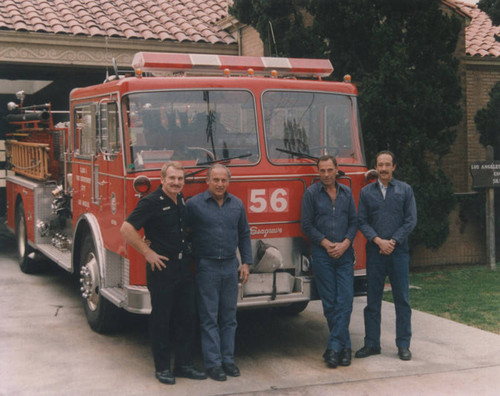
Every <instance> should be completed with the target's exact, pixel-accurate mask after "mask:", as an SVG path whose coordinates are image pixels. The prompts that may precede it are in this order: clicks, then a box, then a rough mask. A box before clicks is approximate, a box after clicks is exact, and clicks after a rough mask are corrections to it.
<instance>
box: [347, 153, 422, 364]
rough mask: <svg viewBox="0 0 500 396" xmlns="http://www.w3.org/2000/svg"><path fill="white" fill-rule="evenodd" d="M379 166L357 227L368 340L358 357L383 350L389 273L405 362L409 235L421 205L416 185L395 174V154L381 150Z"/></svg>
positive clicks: (367, 189) (398, 341)
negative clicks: (363, 264) (363, 263)
mask: <svg viewBox="0 0 500 396" xmlns="http://www.w3.org/2000/svg"><path fill="white" fill-rule="evenodd" d="M375 169H376V171H377V173H378V181H376V182H374V183H372V184H369V185H367V186H365V187H363V189H362V190H361V195H360V198H359V206H358V219H359V228H360V229H361V232H362V233H363V234H364V236H365V237H366V239H367V240H368V242H367V245H366V255H367V266H366V271H367V278H368V294H367V305H366V307H365V309H364V318H365V342H364V346H363V348H361V349H360V350H359V351H357V352H356V355H355V356H356V357H357V358H364V357H368V356H371V355H378V354H379V353H380V320H381V305H382V294H383V291H384V284H385V277H386V276H387V275H388V276H389V280H390V282H391V288H392V296H393V298H394V306H395V309H396V346H397V347H398V355H399V358H400V359H401V360H411V352H410V349H409V348H410V339H411V307H410V302H409V296H408V294H409V293H408V289H409V279H408V275H409V267H410V253H409V248H408V235H409V234H410V233H411V232H412V230H413V229H414V228H415V226H416V225H417V207H416V204H415V197H414V196H413V190H412V188H411V187H410V186H409V185H408V184H406V183H403V182H401V181H399V180H396V179H394V178H393V177H392V174H393V172H394V170H395V169H396V161H395V156H394V154H393V153H391V152H390V151H381V152H380V153H378V154H377V157H376V167H375Z"/></svg>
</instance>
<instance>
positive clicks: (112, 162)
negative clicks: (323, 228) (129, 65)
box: [7, 52, 367, 332]
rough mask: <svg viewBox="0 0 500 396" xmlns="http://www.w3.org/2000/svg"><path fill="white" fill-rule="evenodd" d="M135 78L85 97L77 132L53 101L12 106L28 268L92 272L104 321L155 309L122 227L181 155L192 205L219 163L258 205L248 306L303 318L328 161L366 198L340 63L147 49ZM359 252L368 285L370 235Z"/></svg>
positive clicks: (17, 198)
mask: <svg viewBox="0 0 500 396" xmlns="http://www.w3.org/2000/svg"><path fill="white" fill-rule="evenodd" d="M133 67H134V69H135V76H130V77H124V76H121V75H119V73H118V70H117V69H116V66H115V67H114V69H115V70H114V71H115V75H113V76H111V77H109V78H107V80H106V81H105V82H104V83H103V84H99V85H95V86H90V87H86V88H78V89H74V90H73V91H72V92H71V94H70V121H69V124H67V125H65V126H64V125H63V126H61V127H58V125H56V126H54V125H53V121H52V114H51V108H50V105H49V104H46V105H43V106H29V107H23V105H22V103H21V104H15V103H10V104H9V107H10V109H11V110H12V114H10V115H9V116H8V119H9V121H10V122H11V124H14V125H16V126H17V129H16V131H15V132H14V133H11V134H10V140H8V142H7V147H8V160H9V163H10V167H11V170H12V171H11V172H9V176H8V178H7V202H8V203H7V205H8V208H7V226H8V227H9V229H11V230H12V231H13V232H14V233H15V235H16V240H17V249H18V253H19V264H20V267H21V270H22V271H23V272H27V273H29V272H32V271H35V270H36V268H37V262H36V258H37V256H38V255H39V254H42V255H44V256H46V257H48V258H49V259H51V260H53V261H54V262H56V263H57V264H58V265H60V266H61V267H62V268H64V269H65V270H67V271H69V272H71V273H74V274H76V275H77V276H78V277H79V278H80V283H81V295H82V297H83V300H84V306H85V312H86V315H87V319H88V322H89V324H90V326H91V327H92V328H93V329H94V330H95V331H98V332H106V331H109V330H110V329H111V328H112V327H113V326H114V325H115V324H116V320H115V319H116V314H117V312H119V308H123V309H125V310H126V311H129V312H133V313H143V314H147V313H149V312H150V300H149V294H148V290H147V288H146V286H145V285H146V272H145V262H144V259H143V257H142V256H141V255H140V254H138V253H137V252H136V251H135V250H134V249H132V248H131V247H129V246H127V245H126V244H125V243H124V240H123V238H122V237H121V235H120V232H119V228H120V226H121V224H122V222H123V221H124V219H125V218H126V217H127V215H128V214H129V213H130V212H131V211H132V209H133V208H134V207H135V206H136V204H137V202H138V200H139V198H140V197H141V196H143V195H144V194H147V193H148V192H149V191H151V190H152V189H154V188H156V186H158V185H159V182H160V172H159V170H160V168H161V166H162V165H163V164H164V163H165V162H166V161H170V160H176V161H180V162H181V163H182V164H183V165H184V166H185V168H186V186H185V188H184V195H185V197H186V198H188V199H189V197H191V196H193V195H195V194H197V193H199V192H201V191H204V190H205V189H206V184H205V179H206V169H207V168H208V167H209V166H210V165H211V164H214V163H217V162H218V163H223V164H225V165H226V166H228V167H229V168H230V170H231V174H232V177H231V184H230V187H229V191H230V192H231V193H233V194H235V195H237V196H238V197H239V198H241V199H242V201H243V202H244V203H245V205H246V209H247V214H248V219H249V223H250V228H251V234H252V248H253V254H254V262H255V264H254V266H253V268H252V273H251V275H250V280H249V282H248V283H247V284H245V285H240V290H239V299H238V307H239V308H256V307H277V308H281V309H283V310H286V311H288V312H289V313H297V312H300V311H301V310H303V309H304V308H305V307H306V305H307V303H308V302H309V301H310V300H312V299H317V298H318V297H317V294H316V292H315V287H314V277H313V274H312V273H311V270H310V253H309V245H308V241H307V240H306V238H305V237H304V236H303V234H302V233H301V230H300V208H301V201H302V195H303V193H304V191H305V189H306V188H307V187H308V186H310V185H311V184H312V183H315V182H317V181H318V177H317V169H316V159H317V158H318V157H319V156H321V155H323V154H326V153H328V154H333V155H335V156H336V157H337V159H338V162H339V168H340V170H342V171H343V176H341V177H340V178H339V180H340V182H342V183H346V184H348V185H349V186H350V187H351V188H352V190H353V193H354V197H355V200H356V201H357V199H358V197H359V192H360V190H361V188H362V187H363V186H364V185H365V184H366V181H365V176H364V175H365V172H366V170H367V169H366V165H365V160H364V154H363V146H362V139H361V132H360V123H359V117H358V111H357V96H356V95H357V90H356V88H355V87H354V86H353V85H352V84H351V83H350V82H329V81H322V80H321V78H322V77H325V76H328V75H330V74H331V72H332V71H333V68H332V66H331V63H330V61H328V60H312V59H289V58H268V57H263V58H258V57H237V56H217V55H200V54H175V53H145V52H140V53H137V54H136V56H135V57H134V60H133ZM354 248H355V253H356V262H355V278H356V281H355V285H356V291H357V293H358V294H359V292H360V291H362V289H363V287H364V286H365V253H364V239H363V237H362V236H361V235H360V234H359V233H358V235H357V237H356V239H355V242H354Z"/></svg>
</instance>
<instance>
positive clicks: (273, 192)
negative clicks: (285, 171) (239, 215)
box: [248, 188, 289, 213]
mask: <svg viewBox="0 0 500 396" xmlns="http://www.w3.org/2000/svg"><path fill="white" fill-rule="evenodd" d="M288 196H289V194H288V189H287V188H269V189H265V188H257V189H252V190H250V191H249V197H248V200H249V205H248V210H249V211H250V212H252V213H264V212H288Z"/></svg>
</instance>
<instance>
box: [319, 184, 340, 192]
mask: <svg viewBox="0 0 500 396" xmlns="http://www.w3.org/2000/svg"><path fill="white" fill-rule="evenodd" d="M319 184H320V185H321V187H320V189H321V190H325V191H326V187H325V185H324V184H323V183H321V182H319ZM335 190H336V191H337V193H338V192H339V190H340V184H339V183H337V182H335Z"/></svg>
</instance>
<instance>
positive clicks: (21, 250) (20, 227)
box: [16, 202, 38, 274]
mask: <svg viewBox="0 0 500 396" xmlns="http://www.w3.org/2000/svg"><path fill="white" fill-rule="evenodd" d="M16 248H17V255H18V262H19V268H20V269H21V271H22V272H24V273H25V274H33V273H35V272H36V271H37V270H38V265H37V264H36V262H35V260H33V259H32V258H31V257H29V255H30V253H31V252H32V251H33V249H32V248H31V247H30V246H29V244H28V231H27V228H26V214H25V212H24V205H23V203H22V202H20V203H19V205H18V206H17V210H16Z"/></svg>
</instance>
